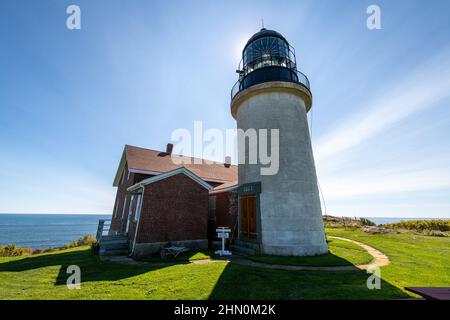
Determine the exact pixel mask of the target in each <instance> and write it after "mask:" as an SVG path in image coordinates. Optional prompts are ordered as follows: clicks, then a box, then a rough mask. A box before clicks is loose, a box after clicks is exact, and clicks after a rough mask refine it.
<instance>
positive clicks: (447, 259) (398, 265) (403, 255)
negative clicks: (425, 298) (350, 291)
mask: <svg viewBox="0 0 450 320" xmlns="http://www.w3.org/2000/svg"><path fill="white" fill-rule="evenodd" d="M326 233H327V234H328V235H334V236H340V237H344V238H349V239H353V240H356V241H359V242H362V243H366V244H368V245H370V246H372V247H374V248H376V249H378V250H380V251H382V252H383V253H384V254H386V255H387V256H388V257H389V259H390V261H391V264H389V265H387V266H385V267H383V268H382V269H381V277H382V278H383V280H385V281H387V282H389V283H391V284H392V285H394V286H396V287H399V288H402V289H403V288H404V287H405V286H423V287H427V286H445V287H450V237H431V236H423V235H417V234H413V233H400V234H373V235H371V234H367V233H365V232H362V231H359V230H355V231H352V230H344V229H333V228H329V229H326Z"/></svg>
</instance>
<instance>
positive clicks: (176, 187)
mask: <svg viewBox="0 0 450 320" xmlns="http://www.w3.org/2000/svg"><path fill="white" fill-rule="evenodd" d="M207 216H208V190H207V189H205V188H204V187H202V186H201V185H199V184H198V183H197V182H195V181H194V180H192V179H191V178H189V177H187V176H186V175H184V174H182V173H181V174H177V175H174V176H171V177H169V178H166V179H163V180H160V181H157V182H154V183H152V184H149V185H147V186H145V191H144V196H143V202H142V210H141V218H140V225H139V230H138V235H137V241H136V242H137V243H152V242H165V241H182V240H199V239H206V238H207Z"/></svg>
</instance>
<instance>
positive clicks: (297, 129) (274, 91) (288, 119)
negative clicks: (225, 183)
mask: <svg viewBox="0 0 450 320" xmlns="http://www.w3.org/2000/svg"><path fill="white" fill-rule="evenodd" d="M238 72H239V80H238V82H237V83H236V84H235V86H234V87H233V89H232V92H231V99H232V100H231V114H232V115H233V117H234V118H235V119H236V120H237V127H238V129H242V131H243V132H247V130H249V129H255V130H257V131H259V130H260V129H266V130H267V132H271V129H278V132H279V140H278V141H279V143H278V146H279V167H278V172H277V173H276V174H273V175H263V174H261V168H264V167H267V164H263V163H261V162H260V161H259V159H258V162H257V163H256V164H251V163H249V161H248V160H249V154H248V152H249V145H250V143H249V140H248V139H244V140H242V139H241V140H239V141H238V144H239V151H242V150H245V159H246V161H245V163H239V167H238V179H239V189H238V190H239V219H238V228H239V241H238V245H239V246H244V247H247V248H256V250H257V251H258V252H259V253H264V254H274V255H294V256H306V255H318V254H323V253H326V252H327V250H328V248H327V244H326V241H325V233H324V227H323V220H322V212H321V207H320V198H319V191H318V185H317V176H316V169H315V165H314V157H313V152H312V147H311V138H310V135H309V130H308V121H307V115H306V114H307V112H308V111H309V110H310V108H311V106H312V95H311V91H310V85H309V81H308V79H307V77H306V76H305V75H304V74H303V73H301V72H299V71H298V70H297V64H296V58H295V53H294V49H293V48H292V47H291V46H290V45H289V43H288V41H287V40H286V39H285V38H284V37H283V36H282V35H281V34H280V33H278V32H276V31H273V30H267V29H264V28H263V29H261V31H259V32H258V33H256V34H254V35H253V36H252V37H251V38H250V40H249V41H248V42H247V44H246V46H245V48H244V50H243V53H242V62H241V64H240V68H239V70H238ZM242 131H241V132H242ZM267 141H269V142H270V141H271V139H270V137H268V139H267ZM260 147H261V146H260V145H258V148H260ZM271 147H272V146H271V145H270V143H269V146H268V150H269V152H270V150H271ZM240 156H241V157H242V154H241V155H240Z"/></svg>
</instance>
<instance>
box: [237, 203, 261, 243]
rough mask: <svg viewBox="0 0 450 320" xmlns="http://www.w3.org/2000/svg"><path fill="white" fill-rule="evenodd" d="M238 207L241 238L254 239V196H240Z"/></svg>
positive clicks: (255, 235) (255, 233) (255, 234)
mask: <svg viewBox="0 0 450 320" xmlns="http://www.w3.org/2000/svg"><path fill="white" fill-rule="evenodd" d="M239 205H240V208H239V209H240V216H241V219H240V233H241V236H242V237H244V238H248V239H256V237H257V232H256V230H257V229H256V196H255V195H245V196H241V197H240V203H239Z"/></svg>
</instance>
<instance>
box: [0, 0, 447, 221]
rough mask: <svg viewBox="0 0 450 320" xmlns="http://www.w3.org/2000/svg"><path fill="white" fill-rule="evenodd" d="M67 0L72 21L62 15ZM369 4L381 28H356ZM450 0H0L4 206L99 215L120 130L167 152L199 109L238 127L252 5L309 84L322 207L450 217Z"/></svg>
mask: <svg viewBox="0 0 450 320" xmlns="http://www.w3.org/2000/svg"><path fill="white" fill-rule="evenodd" d="M71 4H76V5H78V6H79V7H80V9H81V29H80V30H69V29H67V27H66V20H67V17H68V16H69V15H68V14H67V13H66V8H67V7H68V6H69V5H71ZM372 4H376V5H378V6H379V7H380V10H381V29H380V30H369V29H368V28H367V26H366V20H367V18H368V16H369V15H368V14H367V13H366V9H367V7H368V6H369V5H372ZM449 12H450V2H448V1H444V0H443V1H432V2H427V3H425V2H424V1H414V0H404V1H400V0H399V1H378V0H371V1H364V0H357V1H356V0H354V1H347V0H345V1H344V0H339V1H338V0H336V1H331V0H330V1H298V0H297V1H281V0H277V1H228V0H227V1H194V0H190V1H188V0H184V1H180V0H172V1H144V0H142V1H138V0H131V1H126V2H125V1H120V0H107V1H106V0H96V1H84V0H83V1H82V0H71V1H64V0H41V1H26V0H14V1H13V0H5V1H2V10H1V14H0V142H1V148H0V168H1V170H0V212H3V213H79V214H98V213H105V214H110V213H111V212H112V207H113V204H114V197H115V188H114V187H113V186H112V182H113V178H114V175H115V172H116V170H117V166H118V164H119V160H120V157H121V154H122V151H123V147H124V145H125V144H131V145H136V146H141V147H145V148H151V149H157V150H164V149H165V146H166V144H167V143H168V142H170V138H171V133H172V132H173V131H174V130H176V129H178V128H186V129H188V130H193V126H194V121H196V120H200V121H202V122H203V127H204V129H208V128H217V129H219V130H221V131H223V132H225V130H226V129H229V128H235V127H236V123H235V121H234V119H233V118H232V117H231V114H230V109H229V108H230V90H231V87H232V86H233V84H234V83H235V82H236V80H237V74H236V73H235V70H236V69H237V66H238V63H239V60H240V59H241V50H242V48H243V46H244V44H245V43H246V41H247V40H248V38H250V37H251V35H252V34H254V33H255V32H257V31H258V30H259V29H260V28H261V24H262V22H261V20H262V19H263V20H264V25H265V27H266V28H268V29H274V30H277V31H278V32H280V33H282V34H283V35H284V36H285V37H286V38H287V39H288V41H289V42H290V44H291V45H292V46H294V47H295V50H296V56H297V63H298V66H299V69H300V70H301V71H302V72H304V73H305V74H306V75H307V76H308V77H309V80H310V82H311V91H312V94H313V108H312V111H310V112H309V115H308V117H309V123H310V130H311V135H312V143H313V150H314V157H315V162H316V167H317V174H318V179H319V184H320V189H321V191H322V195H323V199H324V203H323V211H324V213H327V214H332V215H338V216H361V217H363V216H366V217H450V139H449V138H450V108H449V107H450V106H449V104H450V41H449V40H448V39H450V19H449V18H448V13H449ZM194 155H196V156H201V155H198V154H195V153H194ZM215 160H221V159H215ZM235 161H236V159H233V162H235Z"/></svg>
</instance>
